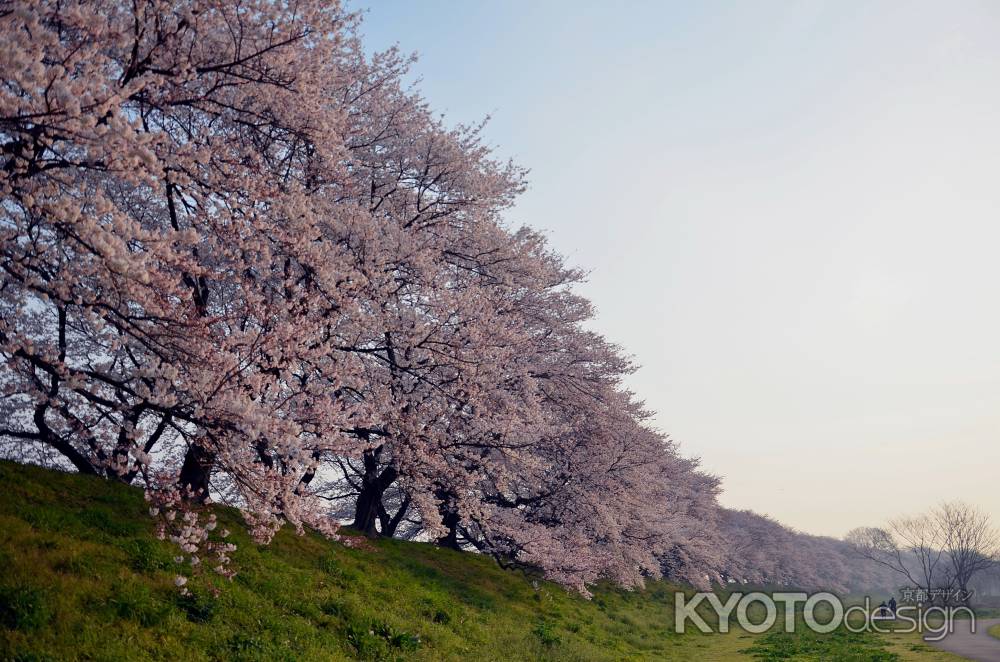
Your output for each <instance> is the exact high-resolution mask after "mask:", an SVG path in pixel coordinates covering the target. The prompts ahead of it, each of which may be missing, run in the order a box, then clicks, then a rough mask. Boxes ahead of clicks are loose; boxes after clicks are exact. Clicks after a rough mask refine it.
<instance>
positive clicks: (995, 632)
mask: <svg viewBox="0 0 1000 662" xmlns="http://www.w3.org/2000/svg"><path fill="white" fill-rule="evenodd" d="M987 632H989V633H990V636H991V637H996V638H997V639H1000V623H998V624H996V625H994V626H993V627H991V628H990V629H989V630H987Z"/></svg>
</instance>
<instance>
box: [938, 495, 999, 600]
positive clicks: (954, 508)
mask: <svg viewBox="0 0 1000 662" xmlns="http://www.w3.org/2000/svg"><path fill="white" fill-rule="evenodd" d="M933 517H934V519H935V521H936V523H937V525H938V527H939V529H940V532H941V538H942V540H943V543H944V545H943V546H944V551H945V553H946V555H947V557H948V560H949V562H950V574H951V576H952V578H953V580H954V584H955V586H956V587H957V588H958V589H960V590H961V591H962V595H963V596H964V597H965V598H966V599H967V598H968V596H969V584H970V581H971V580H972V578H973V577H974V576H975V575H976V574H977V573H980V572H982V571H984V570H987V569H988V568H990V567H992V566H993V565H995V564H996V563H997V562H998V560H1000V535H998V532H997V530H996V529H995V528H994V527H993V524H992V522H991V520H990V516H989V515H988V514H986V513H985V512H983V511H982V510H980V509H979V508H976V507H975V506H972V505H970V504H967V503H963V502H961V501H952V502H948V503H943V504H941V505H940V506H938V507H937V508H936V509H935V511H934V513H933Z"/></svg>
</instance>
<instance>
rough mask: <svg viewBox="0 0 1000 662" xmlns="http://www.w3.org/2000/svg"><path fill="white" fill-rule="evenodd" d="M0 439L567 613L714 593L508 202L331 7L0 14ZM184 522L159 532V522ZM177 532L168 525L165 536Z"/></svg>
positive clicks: (668, 446) (193, 541) (704, 506)
mask: <svg viewBox="0 0 1000 662" xmlns="http://www.w3.org/2000/svg"><path fill="white" fill-rule="evenodd" d="M0 33H2V36H3V43H4V48H3V49H2V50H0V68H2V69H3V78H4V83H3V87H2V88H0V148H2V166H3V176H2V179H0V195H2V199H3V206H2V210H0V268H2V278H3V281H2V285H0V313H2V320H0V355H2V357H3V367H2V373H0V387H2V393H0V440H2V443H3V452H4V454H5V455H6V456H8V457H15V458H18V459H21V460H29V461H40V462H44V463H49V464H56V465H63V466H68V465H71V466H72V467H73V468H75V469H76V470H77V471H79V472H81V473H85V474H92V475H96V476H102V477H105V478H107V479H109V480H115V481H122V482H125V483H133V482H136V483H141V484H142V485H144V486H145V487H146V489H147V493H148V496H149V498H150V500H151V501H152V504H151V512H152V513H153V514H154V515H156V516H157V517H160V518H161V530H162V531H163V532H164V535H171V536H172V538H173V539H174V540H175V541H176V542H178V544H179V545H180V546H181V548H182V550H183V552H184V553H185V554H188V555H190V557H191V561H192V563H196V562H197V561H198V554H205V553H207V550H212V551H213V552H217V555H218V557H219V558H220V559H221V560H222V562H220V564H219V566H218V568H217V569H218V570H219V571H220V572H222V573H226V572H228V570H226V566H225V563H224V562H225V561H226V560H228V559H227V557H226V553H227V552H228V551H230V550H231V546H228V545H225V544H223V543H220V542H219V541H218V540H216V539H214V538H213V536H214V535H215V534H212V535H210V532H211V531H212V530H213V529H214V527H215V524H214V520H209V519H205V518H202V517H201V516H200V515H198V514H197V512H196V511H195V510H194V509H193V508H194V506H196V505H197V504H199V503H203V502H205V501H206V500H208V499H210V498H215V499H222V500H225V501H227V502H229V503H233V504H235V505H238V506H239V507H240V508H241V509H242V511H243V512H244V513H245V516H246V519H247V522H248V525H249V527H250V530H251V531H252V533H253V534H254V536H255V537H256V539H258V540H259V541H261V542H266V541H267V540H269V539H270V537H271V536H272V535H273V533H274V532H275V531H276V530H277V529H278V528H279V527H280V526H281V525H282V523H285V522H287V523H290V524H291V525H292V526H294V527H297V528H299V529H301V528H302V527H303V526H311V527H314V528H316V529H319V530H321V531H323V532H325V533H327V534H330V535H335V531H336V527H337V522H338V517H337V515H338V514H341V515H344V516H345V517H344V518H343V519H345V520H350V521H352V522H353V525H354V526H355V527H356V528H357V529H360V530H361V531H363V532H365V533H367V534H368V535H371V536H375V535H386V536H391V535H405V536H414V535H419V536H421V537H422V538H423V539H426V540H435V541H438V542H439V543H440V544H444V545H450V546H453V547H466V548H476V549H478V550H480V551H482V552H483V553H488V554H491V555H493V556H495V557H496V558H497V559H498V560H501V561H503V562H521V563H530V564H533V565H536V566H538V567H540V568H542V569H543V570H544V571H545V572H546V574H547V575H548V576H549V577H551V578H553V579H555V580H557V581H560V582H563V583H565V584H567V585H570V586H574V587H576V588H578V589H581V590H585V588H584V587H585V585H587V584H589V583H591V582H593V581H595V580H597V579H599V578H609V579H612V580H614V581H617V582H619V583H621V584H623V585H626V586H634V585H636V584H638V583H640V582H641V581H642V578H643V577H644V576H649V575H656V574H658V573H660V572H661V571H662V570H663V569H667V570H668V571H669V572H670V573H671V574H673V575H675V576H677V577H678V578H681V579H685V580H688V581H692V582H695V583H699V584H704V583H705V582H707V581H709V580H710V579H720V578H724V577H725V576H726V574H727V572H728V573H729V574H730V575H732V574H733V573H734V572H736V571H734V570H733V568H734V567H737V566H738V564H734V562H733V558H735V557H734V555H733V554H732V553H730V552H731V548H730V547H727V546H726V545H724V544H722V543H723V540H722V533H721V531H723V530H724V529H723V527H721V526H720V525H719V521H720V518H724V517H725V514H724V513H723V512H722V511H720V510H719V509H718V507H717V505H716V502H715V496H716V492H717V489H718V483H717V480H716V479H715V478H713V477H711V476H708V475H706V474H704V473H703V472H700V471H699V470H698V467H697V463H696V462H694V461H692V460H689V459H685V458H683V457H681V456H679V455H678V453H677V451H676V449H675V447H674V445H673V444H672V443H671V442H670V441H669V440H668V439H666V438H664V437H663V436H662V435H661V434H659V433H658V432H656V431H655V430H654V429H653V428H652V427H650V425H649V424H648V418H649V413H648V412H647V411H646V410H645V409H644V407H643V405H642V404H641V403H640V402H638V401H636V399H635V398H634V397H633V396H632V394H630V393H629V392H627V391H626V390H625V389H624V388H623V386H622V383H621V381H622V378H623V377H624V376H625V375H627V374H628V373H629V372H630V371H631V370H632V369H633V366H632V365H631V363H630V362H629V360H628V359H627V358H626V357H624V356H623V355H622V353H621V351H620V350H619V349H618V348H617V347H615V346H614V345H612V344H610V343H609V342H608V341H607V340H605V339H604V338H602V337H601V336H600V335H598V334H595V333H593V332H591V331H588V330H587V328H586V326H585V323H586V321H587V320H588V319H589V318H590V317H591V315H592V310H591V306H590V304H589V303H588V302H587V301H586V300H585V299H583V298H581V297H580V296H579V295H578V294H575V293H574V291H573V285H574V283H576V282H578V281H579V280H580V278H581V273H580V272H578V271H575V270H573V269H571V268H568V267H567V266H566V265H565V264H564V263H563V260H562V258H561V257H560V256H559V255H557V254H556V253H554V252H553V251H552V250H551V249H550V248H548V247H547V246H546V243H545V241H544V239H543V238H542V237H541V236H540V235H539V234H538V233H537V232H534V231H532V230H529V229H513V228H510V227H508V226H507V225H506V224H505V223H504V221H503V218H502V216H503V214H504V212H505V210H507V209H508V208H509V207H510V205H511V204H512V202H513V201H514V199H515V198H516V196H517V195H518V194H519V193H520V192H521V191H522V190H523V189H524V186H525V183H524V176H525V172H524V171H523V170H522V169H520V168H519V167H517V166H515V165H512V164H510V163H504V162H501V161H498V160H497V159H496V158H495V157H494V156H493V155H492V154H491V151H490V150H489V149H488V148H487V147H486V146H485V145H484V144H483V142H482V140H481V138H480V129H481V127H477V126H472V127H466V126H461V127H458V128H449V127H447V126H445V125H443V123H442V122H441V120H440V119H439V118H438V117H437V116H435V115H434V114H433V113H432V112H431V111H430V110H429V108H428V107H427V105H426V104H425V102H424V101H423V100H422V99H421V98H420V96H419V95H418V94H417V93H415V92H414V91H413V90H412V89H411V88H409V87H407V85H406V84H405V83H404V78H405V76H406V72H407V66H408V64H409V60H408V59H407V58H404V57H401V56H400V55H399V54H398V53H397V52H396V51H395V50H390V51H387V52H384V53H379V54H375V55H372V56H366V54H365V52H364V50H363V47H362V44H361V42H360V40H359V37H358V32H357V17H356V16H354V15H352V14H350V13H347V12H345V11H344V10H342V8H341V7H339V6H338V5H337V4H336V3H334V2H330V1H329V0H292V1H290V2H274V1H272V0H245V1H243V2H240V3H231V2H225V1H221V0H220V1H213V0H205V1H197V0H164V1H160V0H137V1H136V2H128V3H126V2H120V1H116V0H106V1H92V2H82V3H76V2H64V1H61V0H60V1H58V2H57V1H54V0H52V1H41V0H31V1H26V2H16V1H15V2H4V3H0ZM181 511H183V512H181ZM178 514H180V515H181V516H178Z"/></svg>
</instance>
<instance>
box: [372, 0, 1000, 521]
mask: <svg viewBox="0 0 1000 662" xmlns="http://www.w3.org/2000/svg"><path fill="white" fill-rule="evenodd" d="M581 4H582V3H577V2H542V3H537V2H506V3H486V2H454V3H447V2H413V1H408V2H378V3H377V4H366V3H355V5H354V6H355V7H368V8H369V9H368V13H367V16H366V19H365V24H364V27H363V31H364V33H365V34H366V35H367V38H368V44H369V47H372V48H383V47H386V46H389V45H392V44H393V43H398V44H399V46H400V47H401V48H402V49H403V50H404V51H407V52H410V51H416V52H418V53H419V54H420V56H421V59H420V61H419V63H418V64H417V66H416V69H415V71H416V73H417V74H418V75H419V76H420V77H422V78H423V82H422V83H421V86H420V87H421V89H422V90H423V92H424V94H425V96H426V97H427V99H428V100H429V102H430V103H431V105H432V106H433V107H434V108H435V109H438V110H440V111H442V112H444V113H445V114H446V118H447V120H448V121H449V122H472V121H476V120H479V119H481V118H483V117H484V116H485V115H492V117H493V120H492V122H491V123H490V125H489V127H488V129H487V133H486V135H487V136H488V138H489V140H490V141H491V142H492V143H494V144H495V145H496V146H497V148H498V153H499V154H500V155H501V156H504V157H508V156H509V157H513V158H514V159H515V160H517V161H518V162H519V163H521V164H522V165H525V166H527V167H529V168H531V170H532V173H531V189H530V190H529V192H528V193H527V194H526V195H525V196H524V197H523V198H522V199H521V201H520V203H519V204H518V206H517V207H516V209H514V210H513V212H512V213H511V214H510V220H511V223H512V224H517V225H520V224H528V225H531V226H534V227H536V228H540V229H544V230H545V231H546V232H547V234H548V235H549V237H550V238H551V241H552V244H553V245H554V246H555V248H557V249H558V250H559V251H560V252H562V253H564V254H566V255H568V256H569V259H570V261H571V263H572V264H574V265H576V266H581V267H585V268H587V269H589V270H591V277H590V280H589V282H588V283H587V284H586V285H585V286H584V287H583V288H582V291H583V293H584V294H586V295H587V296H589V297H590V298H591V299H592V300H593V301H594V302H595V304H596V306H597V308H598V315H599V316H598V319H597V320H596V322H595V326H596V328H598V329H599V330H601V331H602V332H604V333H605V334H606V335H607V336H608V337H610V338H611V339H613V340H615V341H617V342H618V343H620V344H621V345H622V346H623V347H624V348H625V349H626V350H627V351H628V352H629V353H631V354H633V355H635V357H636V359H637V360H638V362H639V363H641V364H642V366H643V367H642V369H641V370H640V371H639V373H638V374H637V375H635V376H634V377H633V378H632V379H631V380H630V385H631V387H632V388H634V390H635V391H637V392H638V393H639V395H640V396H642V397H643V398H644V399H645V400H646V401H647V402H648V403H649V405H650V406H651V407H652V408H654V409H656V410H657V411H658V412H659V414H658V417H657V422H658V425H659V426H660V427H661V428H662V429H663V430H664V431H666V432H668V433H669V434H670V435H671V436H672V437H673V438H674V439H676V440H677V441H678V442H680V444H681V448H682V449H683V451H684V452H685V453H687V454H691V455H697V456H699V457H701V458H702V462H703V465H704V467H705V468H706V469H707V470H709V471H710V472H713V473H716V474H718V475H720V476H722V477H723V478H724V488H725V492H724V494H723V497H722V500H723V502H724V503H725V504H726V505H730V506H739V507H747V508H753V509H755V510H758V511H761V512H765V513H768V514H771V515H773V516H775V517H777V518H778V519H780V520H782V521H783V522H785V523H787V524H789V525H792V526H795V527H797V528H800V529H802V530H805V531H809V532H814V533H822V534H831V535H837V536H840V535H843V534H844V533H845V532H846V531H847V530H848V529H850V528H852V527H854V526H857V525H863V524H877V523H879V522H881V521H882V520H883V519H884V518H886V517H888V516H891V515H895V514H900V513H906V512H914V511H918V510H921V509H923V508H925V507H927V506H929V505H931V504H933V503H935V502H937V501H939V500H940V499H942V498H946V497H947V498H963V499H966V500H968V501H972V502H975V503H977V504H979V505H981V506H984V507H985V508H987V509H988V510H989V511H990V512H991V513H992V514H993V516H994V520H995V521H997V522H1000V486H998V482H1000V481H998V470H1000V443H998V441H1000V297H998V295H1000V223H998V220H1000V214H998V212H1000V3H995V2H982V3H975V2H953V1H948V2H945V1H940V2H929V3H921V2H909V1H907V2H903V1H902V0H900V1H896V2H888V1H883V2H864V3H862V2H847V1H844V0H835V1H831V2H798V1H796V2H792V1H788V2H761V1H755V2H752V3H748V2H736V1H733V2H728V3H710V2H698V3H694V2H686V3H667V2H653V3H640V2H624V3H609V2H604V3H593V5H592V6H590V7H581Z"/></svg>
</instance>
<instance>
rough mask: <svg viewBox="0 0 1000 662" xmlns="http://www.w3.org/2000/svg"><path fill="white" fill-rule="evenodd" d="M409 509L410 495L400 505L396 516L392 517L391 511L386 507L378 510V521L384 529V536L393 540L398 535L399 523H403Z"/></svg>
mask: <svg viewBox="0 0 1000 662" xmlns="http://www.w3.org/2000/svg"><path fill="white" fill-rule="evenodd" d="M409 509H410V496H409V495H406V496H405V497H403V501H402V502H401V503H400V504H399V510H397V511H396V514H395V515H392V516H390V515H389V511H388V510H386V509H385V507H384V506H380V507H379V509H378V520H379V524H380V525H381V527H382V535H383V536H385V537H386V538H392V537H393V536H394V535H396V529H398V528H399V523H400V522H402V521H403V518H404V517H406V511H408V510H409Z"/></svg>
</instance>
